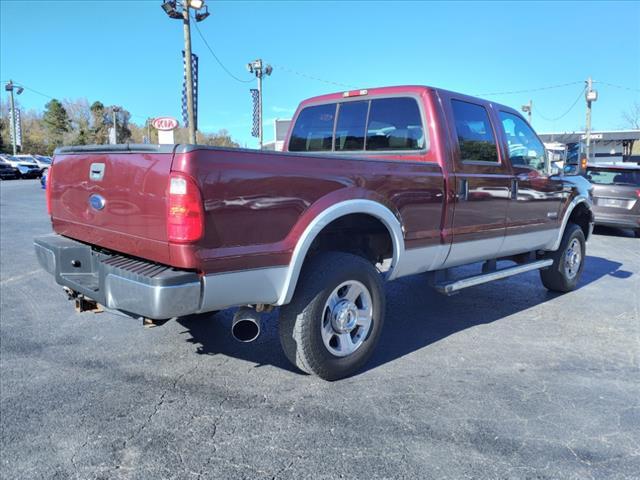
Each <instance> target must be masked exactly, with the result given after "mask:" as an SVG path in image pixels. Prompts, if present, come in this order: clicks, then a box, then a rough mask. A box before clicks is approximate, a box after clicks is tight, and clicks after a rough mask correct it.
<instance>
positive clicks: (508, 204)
mask: <svg viewBox="0 0 640 480" xmlns="http://www.w3.org/2000/svg"><path fill="white" fill-rule="evenodd" d="M285 150H286V151H285V152H266V151H256V150H247V149H233V148H215V147H207V146H201V145H170V146H167V145H115V146H106V145H95V146H81V147H63V148H60V149H58V150H57V152H56V155H55V158H54V162H53V167H52V168H51V169H50V170H49V180H48V188H47V193H46V195H47V204H48V209H49V213H50V215H51V221H52V224H53V230H54V231H55V233H54V234H51V235H47V236H44V237H39V238H36V239H35V250H36V253H37V257H38V259H39V261H40V263H41V265H42V267H43V268H44V269H45V270H46V271H48V272H49V273H51V274H52V275H53V276H54V277H55V280H56V282H57V283H59V284H60V285H62V286H64V287H65V289H66V290H67V293H68V294H69V295H70V297H71V298H73V299H75V300H76V304H77V305H78V306H79V307H80V308H81V309H84V308H93V307H95V306H96V305H99V306H101V307H102V308H107V309H113V310H118V311H120V312H126V313H127V314H129V315H132V316H135V317H142V318H148V319H168V318H172V317H177V316H183V315H188V314H195V313H205V312H213V311H217V310H221V309H224V308H227V307H233V306H238V307H240V308H239V309H238V310H237V313H236V315H235V317H234V321H233V332H234V335H235V336H236V338H239V339H241V340H245V341H247V340H251V339H253V338H254V337H255V336H257V334H258V333H259V328H260V327H259V325H260V315H261V313H262V312H264V311H269V310H271V309H272V308H274V307H279V330H280V340H281V344H282V347H283V349H284V352H285V354H286V356H287V357H288V358H289V360H290V361H291V362H292V363H294V364H295V365H296V366H298V367H299V368H300V369H301V370H303V371H305V372H308V373H312V374H316V375H319V376H320V377H322V378H324V379H328V380H334V379H339V378H343V377H345V376H348V375H351V374H353V373H354V372H356V371H357V370H358V369H360V368H361V367H362V366H363V364H364V363H365V362H366V361H367V359H368V358H369V356H370V355H371V353H372V351H373V349H374V347H375V345H376V343H377V341H378V339H379V337H380V334H381V331H382V326H383V322H384V316H385V297H384V290H383V281H385V280H386V281H390V280H394V279H397V278H400V277H404V276H407V275H413V274H419V273H423V272H431V273H430V275H429V276H430V278H431V282H430V283H431V284H432V286H434V287H435V288H436V289H437V290H438V291H440V292H442V293H445V294H451V293H454V292H456V291H458V290H460V289H462V288H465V287H469V286H473V285H477V284H480V283H483V282H487V281H491V280H497V279H500V278H505V277H508V276H510V275H515V274H518V273H522V272H526V271H531V270H540V276H541V279H542V283H543V285H544V286H545V287H546V288H548V289H550V290H554V291H559V292H568V291H570V290H573V289H574V288H576V285H577V283H578V280H579V278H580V274H581V272H582V269H583V265H584V260H585V254H586V250H585V247H586V240H587V239H588V238H589V235H590V233H591V231H592V228H593V215H592V213H591V196H590V188H591V186H590V184H589V182H587V181H586V180H585V179H584V178H583V177H580V176H563V175H560V174H551V171H550V168H549V164H548V161H547V159H546V155H545V149H544V146H543V143H542V142H541V141H540V139H539V138H538V136H537V135H536V134H535V132H534V131H533V129H532V128H531V127H530V126H529V125H528V123H527V122H526V121H525V120H524V119H523V118H522V116H521V115H520V114H519V113H518V112H517V111H516V110H514V109H512V108H509V107H506V106H503V105H498V104H496V103H493V102H489V101H486V100H482V99H479V98H474V97H470V96H467V95H462V94H458V93H453V92H450V91H446V90H442V89H438V88H431V87H424V86H400V87H387V88H375V89H368V90H355V91H349V92H343V93H336V94H330V95H325V96H320V97H316V98H311V99H308V100H306V101H304V102H302V103H301V104H300V106H299V107H298V109H297V111H296V113H295V116H294V118H293V121H292V125H291V128H290V132H289V134H288V138H287V140H286V147H285ZM503 261H511V262H512V264H509V265H508V266H504V265H505V263H504V262H503ZM478 262H483V263H482V269H481V271H479V272H478V274H477V275H473V276H471V277H465V278H451V276H450V275H447V273H448V272H450V271H451V269H452V267H456V266H460V265H466V264H472V263H478ZM383 265H385V266H386V267H387V268H381V267H382V266H383ZM381 270H384V273H381ZM426 284H427V281H426V280H425V287H426ZM532 288H534V287H533V286H532Z"/></svg>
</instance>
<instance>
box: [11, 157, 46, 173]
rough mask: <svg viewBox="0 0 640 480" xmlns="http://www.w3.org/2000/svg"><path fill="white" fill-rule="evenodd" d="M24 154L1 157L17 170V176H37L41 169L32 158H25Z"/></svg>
mask: <svg viewBox="0 0 640 480" xmlns="http://www.w3.org/2000/svg"><path fill="white" fill-rule="evenodd" d="M25 157H26V155H16V156H13V155H3V156H2V159H3V160H4V161H5V162H7V163H8V164H9V165H11V166H12V167H13V168H14V169H15V170H17V172H18V178H38V177H40V175H42V171H41V170H40V167H38V164H37V163H36V162H35V160H33V159H32V158H25Z"/></svg>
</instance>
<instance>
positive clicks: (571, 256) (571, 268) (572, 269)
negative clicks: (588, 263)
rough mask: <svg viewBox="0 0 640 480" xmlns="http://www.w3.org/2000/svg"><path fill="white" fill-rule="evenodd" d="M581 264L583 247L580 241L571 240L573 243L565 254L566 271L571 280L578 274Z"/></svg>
mask: <svg viewBox="0 0 640 480" xmlns="http://www.w3.org/2000/svg"><path fill="white" fill-rule="evenodd" d="M581 263H582V247H581V245H580V241H579V240H578V239H577V238H574V239H573V240H571V243H569V246H568V247H567V251H566V253H565V254H564V270H565V273H566V274H567V278H568V279H569V280H572V279H573V278H575V276H576V275H577V274H578V271H579V270H580V264H581Z"/></svg>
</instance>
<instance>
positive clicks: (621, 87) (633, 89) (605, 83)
mask: <svg viewBox="0 0 640 480" xmlns="http://www.w3.org/2000/svg"><path fill="white" fill-rule="evenodd" d="M593 83H599V84H600V85H606V86H607V87H614V88H620V89H621V90H629V91H631V92H640V88H631V87H625V86H622V85H616V84H615V83H607V82H601V81H599V80H594V81H593Z"/></svg>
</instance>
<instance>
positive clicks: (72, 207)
mask: <svg viewBox="0 0 640 480" xmlns="http://www.w3.org/2000/svg"><path fill="white" fill-rule="evenodd" d="M114 147H122V148H120V149H118V148H114ZM114 147H111V148H110V147H106V148H105V150H106V151H86V150H83V149H82V148H78V149H76V150H71V151H69V150H70V149H62V150H61V152H60V153H59V154H57V155H56V157H55V159H54V166H53V169H52V172H53V173H52V175H51V176H50V178H51V179H52V180H50V188H51V193H50V195H51V196H50V199H51V216H52V222H53V227H54V230H55V231H56V232H57V233H59V234H61V235H65V236H67V237H71V238H74V239H76V240H80V241H83V242H86V243H90V244H93V245H98V246H101V247H104V248H109V249H112V250H115V251H118V252H122V253H126V254H129V255H134V256H138V257H143V258H146V259H149V260H153V261H156V262H160V263H167V264H168V263H169V251H168V249H169V247H168V240H167V226H166V221H167V220H166V217H167V206H166V191H167V182H168V179H169V174H170V171H171V163H172V159H173V150H172V149H171V150H169V149H166V148H158V149H157V151H150V152H149V151H136V150H128V149H126V148H124V147H126V146H114ZM149 148H150V149H152V148H153V147H149ZM107 149H108V150H107Z"/></svg>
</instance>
